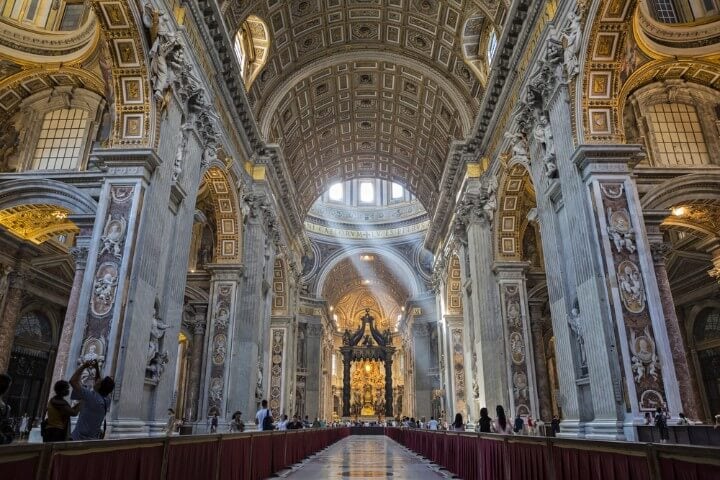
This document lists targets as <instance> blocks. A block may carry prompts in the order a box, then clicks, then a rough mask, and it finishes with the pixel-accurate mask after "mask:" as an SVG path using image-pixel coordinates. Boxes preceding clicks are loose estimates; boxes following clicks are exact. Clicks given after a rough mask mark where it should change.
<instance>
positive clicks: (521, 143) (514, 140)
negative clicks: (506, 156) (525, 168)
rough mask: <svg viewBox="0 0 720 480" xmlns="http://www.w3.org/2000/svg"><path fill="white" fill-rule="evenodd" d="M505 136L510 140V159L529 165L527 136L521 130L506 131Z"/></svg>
mask: <svg viewBox="0 0 720 480" xmlns="http://www.w3.org/2000/svg"><path fill="white" fill-rule="evenodd" d="M505 138H507V139H508V140H510V145H511V146H512V147H511V148H512V156H511V157H510V160H513V161H516V162H520V163H522V164H525V165H527V164H528V163H529V162H530V156H529V147H528V142H527V138H525V135H524V134H523V133H521V132H515V133H512V132H505Z"/></svg>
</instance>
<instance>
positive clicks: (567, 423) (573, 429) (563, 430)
mask: <svg viewBox="0 0 720 480" xmlns="http://www.w3.org/2000/svg"><path fill="white" fill-rule="evenodd" d="M556 436H557V437H558V438H585V423H584V422H581V421H580V420H577V419H570V420H563V421H562V422H560V432H559V433H558V434H557V435H556Z"/></svg>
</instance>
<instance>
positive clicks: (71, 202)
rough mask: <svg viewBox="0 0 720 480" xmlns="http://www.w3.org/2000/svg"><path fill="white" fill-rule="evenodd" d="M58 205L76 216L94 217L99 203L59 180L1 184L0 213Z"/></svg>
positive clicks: (29, 180)
mask: <svg viewBox="0 0 720 480" xmlns="http://www.w3.org/2000/svg"><path fill="white" fill-rule="evenodd" d="M47 204H49V205H56V206H59V207H63V208H66V209H67V210H69V212H70V213H72V214H76V215H94V214H95V212H96V211H97V202H96V201H95V200H93V198H92V197H91V196H90V195H88V194H87V193H85V192H83V191H82V190H80V189H78V188H77V187H74V186H72V185H68V184H67V183H63V182H59V181H57V180H50V179H44V178H28V179H25V178H24V179H22V180H9V181H7V182H0V211H2V210H7V209H9V208H13V207H18V206H22V205H47Z"/></svg>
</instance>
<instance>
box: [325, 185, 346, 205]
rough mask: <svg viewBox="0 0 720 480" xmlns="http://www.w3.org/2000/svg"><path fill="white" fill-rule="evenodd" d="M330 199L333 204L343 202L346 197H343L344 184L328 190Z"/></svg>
mask: <svg viewBox="0 0 720 480" xmlns="http://www.w3.org/2000/svg"><path fill="white" fill-rule="evenodd" d="M328 198H329V199H330V200H332V201H333V202H342V201H343V198H344V195H343V184H342V183H336V184H334V185H332V186H331V187H330V190H328Z"/></svg>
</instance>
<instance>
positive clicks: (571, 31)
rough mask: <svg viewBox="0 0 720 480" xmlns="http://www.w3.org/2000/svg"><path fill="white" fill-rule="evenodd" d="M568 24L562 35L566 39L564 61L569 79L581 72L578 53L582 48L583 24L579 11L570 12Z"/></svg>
mask: <svg viewBox="0 0 720 480" xmlns="http://www.w3.org/2000/svg"><path fill="white" fill-rule="evenodd" d="M568 20H569V21H568V25H567V26H566V27H565V28H564V29H563V31H562V32H561V34H560V36H561V38H562V39H563V40H565V41H566V44H565V48H564V50H563V63H564V67H565V75H566V79H567V81H570V80H572V79H573V78H575V77H576V76H577V74H578V73H579V72H580V63H579V62H578V54H579V53H580V49H581V48H582V24H581V23H580V15H579V14H578V13H577V12H570V13H569V14H568Z"/></svg>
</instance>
